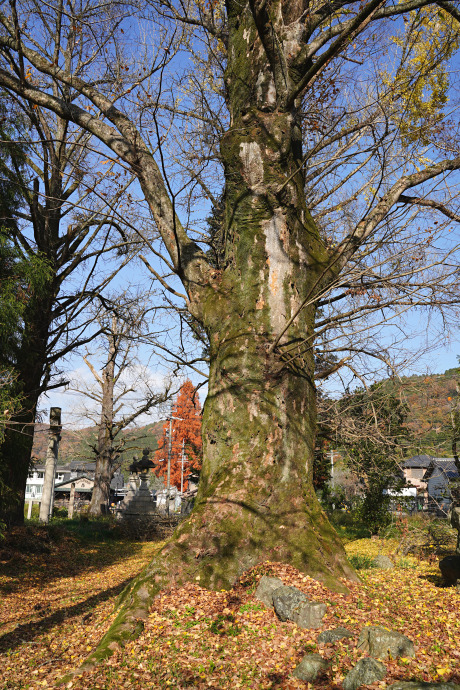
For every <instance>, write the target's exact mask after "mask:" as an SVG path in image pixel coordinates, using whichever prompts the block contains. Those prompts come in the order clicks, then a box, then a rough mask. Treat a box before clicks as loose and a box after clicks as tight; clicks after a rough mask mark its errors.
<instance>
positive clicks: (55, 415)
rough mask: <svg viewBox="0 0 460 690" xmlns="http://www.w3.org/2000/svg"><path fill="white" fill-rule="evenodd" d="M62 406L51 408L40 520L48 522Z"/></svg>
mask: <svg viewBox="0 0 460 690" xmlns="http://www.w3.org/2000/svg"><path fill="white" fill-rule="evenodd" d="M61 429H62V426H61V408H60V407H52V408H51V409H50V428H49V432H48V434H49V436H48V450H47V451H46V464H45V477H44V481H43V494H42V502H41V504H40V522H44V523H45V524H48V522H49V519H50V515H51V513H52V511H53V503H54V477H55V474H56V465H57V459H58V453H59V441H60V440H61Z"/></svg>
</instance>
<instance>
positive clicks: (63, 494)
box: [26, 460, 124, 502]
mask: <svg viewBox="0 0 460 690" xmlns="http://www.w3.org/2000/svg"><path fill="white" fill-rule="evenodd" d="M95 471H96V463H95V462H81V461H78V460H77V461H72V462H70V463H69V464H68V465H61V466H60V467H56V472H55V476H54V494H55V500H62V501H65V500H66V499H68V498H69V496H70V489H71V485H72V483H75V492H76V497H77V498H80V499H81V500H82V501H83V502H85V501H90V500H91V495H92V493H93V487H94V473H95ZM44 477H45V465H35V467H33V468H32V469H31V470H30V471H29V476H28V478H27V484H26V501H29V500H33V501H40V500H41V498H42V494H43V482H44ZM123 484H124V480H123V475H122V474H121V472H120V470H117V471H116V472H115V474H114V476H113V478H112V481H111V483H110V490H111V492H113V493H116V492H119V491H120V490H121V489H122V487H123Z"/></svg>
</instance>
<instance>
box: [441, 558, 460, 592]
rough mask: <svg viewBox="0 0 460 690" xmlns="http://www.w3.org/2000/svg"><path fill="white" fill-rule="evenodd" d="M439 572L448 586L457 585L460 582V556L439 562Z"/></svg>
mask: <svg viewBox="0 0 460 690" xmlns="http://www.w3.org/2000/svg"><path fill="white" fill-rule="evenodd" d="M439 570H440V571H441V573H442V576H443V578H444V581H445V583H446V585H455V583H456V582H457V580H460V555H455V556H446V557H445V558H443V559H442V561H439Z"/></svg>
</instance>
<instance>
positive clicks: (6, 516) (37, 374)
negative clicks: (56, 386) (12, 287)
mask: <svg viewBox="0 0 460 690" xmlns="http://www.w3.org/2000/svg"><path fill="white" fill-rule="evenodd" d="M50 295H53V296H54V285H53V282H52V281H50V283H49V284H48V285H47V286H45V287H44V289H43V295H42V296H37V297H33V298H32V299H30V301H29V304H28V306H27V310H26V313H25V315H24V332H23V334H22V336H21V343H20V348H19V350H18V353H17V358H16V362H15V364H14V369H15V371H16V373H17V375H18V384H17V394H18V395H20V396H21V410H20V411H19V412H18V414H16V415H15V416H14V417H13V418H12V420H11V421H12V422H13V423H12V424H11V425H10V426H8V427H7V429H6V431H5V438H4V441H3V443H2V444H1V447H0V458H1V467H2V478H3V481H4V484H5V487H6V488H5V489H4V490H3V491H2V492H1V493H0V506H1V507H0V516H1V518H2V519H3V520H5V522H6V523H7V525H16V524H19V525H20V524H22V523H23V522H24V502H25V489H26V484H27V475H28V472H29V466H30V458H31V454H32V446H33V439H34V429H35V418H36V410H37V402H38V398H39V395H40V393H41V392H42V390H43V381H44V379H46V377H47V369H46V360H47V354H46V347H47V343H48V329H49V325H50V322H51V316H50V314H51V307H50V303H51V301H52V299H53V297H50Z"/></svg>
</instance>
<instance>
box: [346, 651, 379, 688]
mask: <svg viewBox="0 0 460 690" xmlns="http://www.w3.org/2000/svg"><path fill="white" fill-rule="evenodd" d="M386 673H387V669H386V666H385V665H384V664H382V663H381V662H380V661H376V660H375V659H372V658H371V657H369V656H365V657H363V658H362V659H360V660H359V661H358V663H357V664H356V666H354V667H353V668H352V669H351V671H350V672H349V673H347V675H346V676H345V678H344V680H343V690H356V688H359V687H361V685H370V684H371V683H374V682H375V681H376V680H383V679H384V678H385V676H386Z"/></svg>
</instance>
